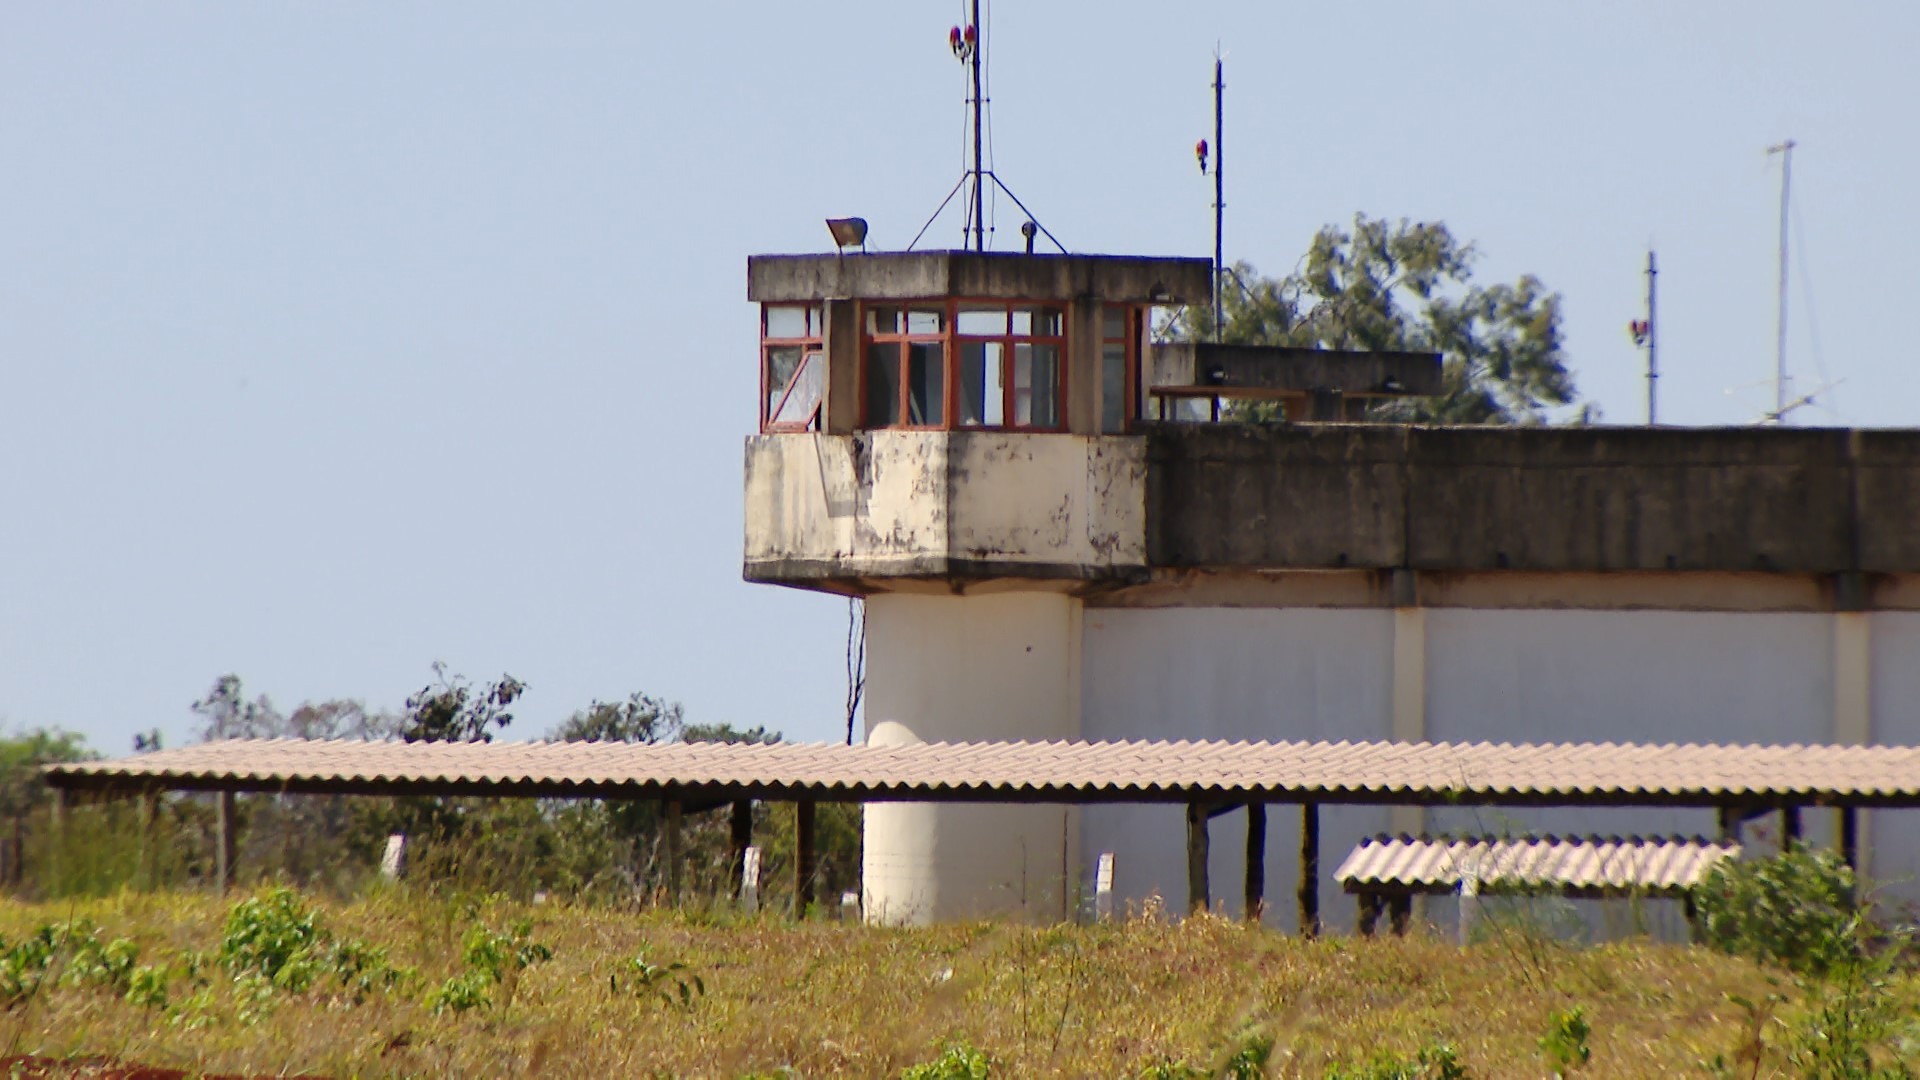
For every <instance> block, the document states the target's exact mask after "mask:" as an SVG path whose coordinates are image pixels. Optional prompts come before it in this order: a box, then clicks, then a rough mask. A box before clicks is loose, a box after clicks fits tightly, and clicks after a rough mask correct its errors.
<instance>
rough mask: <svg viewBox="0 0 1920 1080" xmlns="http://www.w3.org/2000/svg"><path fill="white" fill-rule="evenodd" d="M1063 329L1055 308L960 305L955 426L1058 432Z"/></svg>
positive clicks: (1064, 341)
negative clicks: (957, 409) (957, 401)
mask: <svg viewBox="0 0 1920 1080" xmlns="http://www.w3.org/2000/svg"><path fill="white" fill-rule="evenodd" d="M1066 324H1067V318H1066V312H1065V310H1064V309H1062V308H1057V307H1035V306H1025V305H1022V306H1008V305H1005V304H979V303H962V304H960V305H959V313H958V316H957V317H956V319H955V335H954V347H955V350H956V352H957V354H958V355H959V357H960V365H959V366H960V370H959V373H958V375H959V377H958V379H957V380H956V381H957V382H958V384H959V393H958V395H957V396H958V399H959V403H960V408H959V416H958V418H957V419H958V423H959V426H961V427H989V428H993V427H1007V428H1031V429H1038V430H1043V431H1044V430H1057V429H1059V428H1060V426H1061V408H1060V403H1061V397H1062V393H1061V387H1062V383H1063V382H1064V381H1065V375H1066V365H1065V364H1064V362H1063V361H1064V359H1065V357H1066V354H1067V335H1066V330H1067V325H1066Z"/></svg>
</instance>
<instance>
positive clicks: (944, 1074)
mask: <svg viewBox="0 0 1920 1080" xmlns="http://www.w3.org/2000/svg"><path fill="white" fill-rule="evenodd" d="M991 1075H993V1060H992V1059H991V1058H989V1057H987V1055H986V1052H985V1051H982V1050H976V1049H974V1048H973V1047H971V1046H969V1045H967V1044H966V1043H954V1044H953V1045H952V1046H949V1047H947V1048H946V1050H945V1051H944V1052H942V1053H941V1055H940V1056H939V1057H937V1058H934V1059H933V1060H932V1061H928V1062H924V1063H922V1064H919V1065H910V1066H908V1067H907V1068H905V1069H902V1070H901V1071H900V1080H985V1078H986V1077H988V1076H991Z"/></svg>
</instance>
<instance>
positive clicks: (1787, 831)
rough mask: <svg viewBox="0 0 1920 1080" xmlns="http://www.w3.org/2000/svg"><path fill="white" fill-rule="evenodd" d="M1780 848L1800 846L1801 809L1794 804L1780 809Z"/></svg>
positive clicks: (1788, 804)
mask: <svg viewBox="0 0 1920 1080" xmlns="http://www.w3.org/2000/svg"><path fill="white" fill-rule="evenodd" d="M1780 846H1781V848H1783V849H1784V848H1787V847H1799V846H1800V807H1799V806H1797V805H1795V804H1794V803H1787V804H1786V805H1784V806H1782V807H1780Z"/></svg>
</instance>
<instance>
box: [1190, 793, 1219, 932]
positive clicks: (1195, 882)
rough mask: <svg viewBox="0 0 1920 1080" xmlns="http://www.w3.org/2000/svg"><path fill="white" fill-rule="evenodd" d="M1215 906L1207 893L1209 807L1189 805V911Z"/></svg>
mask: <svg viewBox="0 0 1920 1080" xmlns="http://www.w3.org/2000/svg"><path fill="white" fill-rule="evenodd" d="M1212 906H1213V896H1212V895H1211V894H1210V893H1209V892H1208V891H1207V805H1206V804H1205V803H1198V802H1193V803H1188V804H1187V911H1188V912H1190V913H1192V912H1201V911H1206V910H1207V909H1208V908H1211V907H1212Z"/></svg>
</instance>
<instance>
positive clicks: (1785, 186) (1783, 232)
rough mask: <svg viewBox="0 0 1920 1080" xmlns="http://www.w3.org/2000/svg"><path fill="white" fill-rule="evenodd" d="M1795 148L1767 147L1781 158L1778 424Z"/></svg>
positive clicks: (1783, 405)
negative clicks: (1788, 231) (1790, 194)
mask: <svg viewBox="0 0 1920 1080" xmlns="http://www.w3.org/2000/svg"><path fill="white" fill-rule="evenodd" d="M1795 145H1797V144H1796V143H1795V142H1794V141H1793V140H1792V139H1788V140H1787V141H1786V142H1783V143H1780V144H1778V145H1776V146H1769V147H1767V154H1768V156H1772V155H1774V154H1779V155H1780V298H1779V300H1778V302H1777V306H1776V311H1777V313H1778V317H1777V322H1778V324H1777V327H1776V329H1775V335H1776V337H1775V340H1774V368H1773V414H1774V416H1773V418H1774V421H1775V422H1776V423H1784V422H1786V418H1787V385H1788V379H1787V197H1788V195H1787V193H1788V190H1789V188H1790V187H1791V185H1792V183H1793V148H1794V146H1795Z"/></svg>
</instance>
